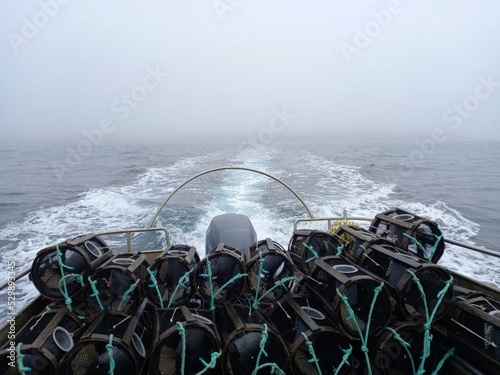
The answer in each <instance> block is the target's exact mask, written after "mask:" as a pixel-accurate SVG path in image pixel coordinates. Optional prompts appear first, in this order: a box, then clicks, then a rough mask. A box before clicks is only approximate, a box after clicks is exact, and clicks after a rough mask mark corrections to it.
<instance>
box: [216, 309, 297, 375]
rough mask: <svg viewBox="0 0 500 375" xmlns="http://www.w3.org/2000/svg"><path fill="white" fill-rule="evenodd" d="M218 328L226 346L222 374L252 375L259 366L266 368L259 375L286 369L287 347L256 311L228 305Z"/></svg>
mask: <svg viewBox="0 0 500 375" xmlns="http://www.w3.org/2000/svg"><path fill="white" fill-rule="evenodd" d="M217 327H218V331H219V333H220V335H221V338H222V340H223V342H224V349H223V352H222V372H223V374H231V375H236V374H238V375H243V374H252V372H253V371H255V370H256V368H257V367H258V366H264V367H263V368H262V369H261V370H260V371H258V372H256V373H258V374H266V373H271V365H274V366H278V367H279V368H280V369H282V370H283V369H285V366H286V360H287V357H288V353H287V350H286V347H285V344H284V342H283V340H282V339H281V337H280V335H279V334H278V333H277V332H276V331H275V329H274V328H273V327H272V326H270V325H267V324H266V323H265V320H264V318H263V316H262V315H261V314H260V313H259V312H258V311H257V310H251V309H249V307H248V306H242V305H235V306H232V305H231V304H229V303H226V304H224V308H223V309H222V310H221V311H220V315H219V316H218V317H217ZM264 353H266V354H267V355H266V354H264Z"/></svg>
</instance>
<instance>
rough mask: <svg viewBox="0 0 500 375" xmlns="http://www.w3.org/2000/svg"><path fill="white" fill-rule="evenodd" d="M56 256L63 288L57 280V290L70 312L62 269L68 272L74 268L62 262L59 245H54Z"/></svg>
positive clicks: (68, 297) (69, 300)
mask: <svg viewBox="0 0 500 375" xmlns="http://www.w3.org/2000/svg"><path fill="white" fill-rule="evenodd" d="M56 254H57V263H58V264H59V270H60V272H61V280H63V285H62V286H63V288H61V285H60V282H61V280H59V283H58V287H59V290H60V292H61V294H62V295H63V297H64V302H65V303H66V306H67V307H68V310H70V311H72V309H71V302H72V300H71V298H70V296H69V293H68V285H67V284H66V276H65V275H64V269H65V268H66V269H68V270H71V271H72V270H74V269H75V267H70V266H68V265H66V264H64V262H63V260H62V256H63V254H62V251H61V250H60V249H59V244H58V243H56Z"/></svg>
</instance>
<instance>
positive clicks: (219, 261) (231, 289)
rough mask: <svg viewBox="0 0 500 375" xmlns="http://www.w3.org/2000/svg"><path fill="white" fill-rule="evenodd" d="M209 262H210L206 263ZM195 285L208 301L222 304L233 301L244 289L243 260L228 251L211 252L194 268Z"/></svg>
mask: <svg viewBox="0 0 500 375" xmlns="http://www.w3.org/2000/svg"><path fill="white" fill-rule="evenodd" d="M208 262H210V264H208ZM195 272H196V286H197V291H198V293H199V294H200V296H201V297H202V298H203V299H204V300H205V301H208V302H211V301H212V299H213V302H214V303H215V304H223V303H224V302H226V301H234V300H235V299H237V298H238V297H240V296H241V294H242V293H243V291H244V288H245V279H244V278H243V277H240V276H242V275H244V274H245V268H244V264H243V262H242V261H241V260H240V259H239V258H238V257H236V256H234V255H232V254H230V253H212V254H210V255H209V256H208V257H207V258H205V259H204V260H202V261H201V262H200V263H199V264H198V267H197V268H196V271H195Z"/></svg>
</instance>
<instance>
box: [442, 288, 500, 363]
mask: <svg viewBox="0 0 500 375" xmlns="http://www.w3.org/2000/svg"><path fill="white" fill-rule="evenodd" d="M445 321H446V325H447V327H448V332H449V334H450V335H451V336H452V337H453V338H454V343H455V344H456V345H457V346H459V347H461V348H464V349H466V352H468V353H474V357H475V358H474V359H475V360H476V361H478V356H479V358H480V359H479V360H480V361H484V360H485V359H486V360H488V361H489V363H490V367H491V366H493V367H496V369H499V368H500V302H498V301H496V300H493V299H492V298H489V297H487V296H485V295H482V296H473V297H472V298H469V299H466V300H465V301H458V302H456V303H455V304H454V305H453V306H452V309H451V310H450V312H449V314H448V315H447V316H446V318H445Z"/></svg>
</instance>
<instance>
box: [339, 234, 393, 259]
mask: <svg viewBox="0 0 500 375" xmlns="http://www.w3.org/2000/svg"><path fill="white" fill-rule="evenodd" d="M335 234H336V235H337V236H338V237H340V238H342V239H343V240H345V241H346V245H345V248H344V251H343V254H344V255H347V256H348V257H349V258H350V259H352V260H354V261H357V260H358V259H359V257H361V255H362V254H363V253H364V252H365V251H366V249H367V248H368V247H369V246H371V245H375V244H378V245H382V246H384V247H385V246H386V247H387V248H390V249H394V251H397V249H396V248H394V247H393V243H392V242H390V241H389V240H387V239H385V238H382V237H380V236H377V235H376V234H375V233H372V232H370V231H368V230H366V229H363V228H359V227H357V226H354V225H341V226H340V227H339V229H337V230H336V231H335Z"/></svg>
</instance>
